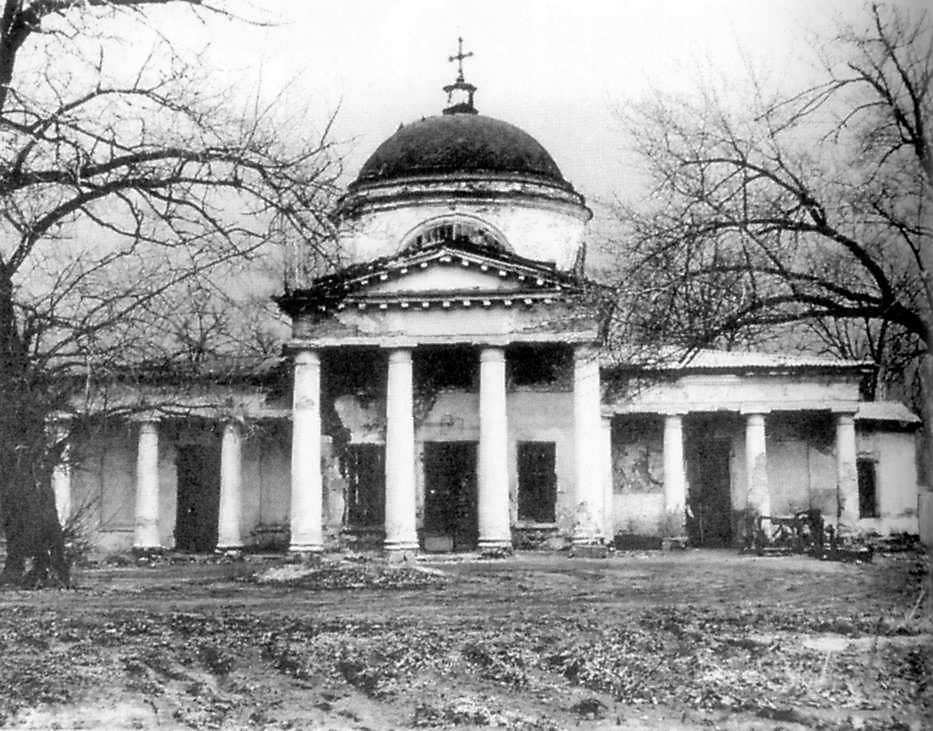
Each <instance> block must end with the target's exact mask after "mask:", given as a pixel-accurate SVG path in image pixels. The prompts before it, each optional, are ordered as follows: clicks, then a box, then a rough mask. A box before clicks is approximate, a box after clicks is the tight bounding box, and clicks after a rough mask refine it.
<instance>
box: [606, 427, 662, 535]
mask: <svg viewBox="0 0 933 731" xmlns="http://www.w3.org/2000/svg"><path fill="white" fill-rule="evenodd" d="M664 518H665V512H664V422H663V418H662V417H661V416H659V415H657V416H656V415H651V416H630V417H624V418H619V419H616V420H615V421H614V423H613V425H612V522H611V525H612V533H613V535H615V534H616V533H619V532H622V533H627V534H632V535H649V536H653V535H658V534H659V530H660V524H661V521H662V520H664Z"/></svg>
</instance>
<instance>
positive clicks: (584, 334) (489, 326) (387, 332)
mask: <svg viewBox="0 0 933 731" xmlns="http://www.w3.org/2000/svg"><path fill="white" fill-rule="evenodd" d="M467 294H468V293H467ZM464 296H466V295H464V294H463V293H461V294H460V299H462V298H463V297H464ZM451 302H452V304H451V306H450V307H449V308H443V307H442V306H441V305H439V304H436V303H435V304H433V305H432V306H431V308H430V309H428V310H422V309H413V308H409V309H400V308H398V307H390V308H388V309H386V310H380V309H378V308H376V307H368V308H367V309H366V310H362V311H361V310H358V309H356V308H347V309H345V310H342V311H340V312H337V313H336V314H335V315H334V316H332V317H326V318H319V317H317V316H309V315H301V316H300V317H298V318H296V319H295V320H294V336H295V337H296V338H298V339H313V340H317V339H327V340H328V341H331V340H332V339H335V338H336V339H340V340H339V342H341V343H347V342H349V340H348V339H350V340H352V338H355V337H356V338H365V339H369V340H385V339H386V338H392V337H395V338H398V339H401V340H404V341H405V342H406V343H414V342H415V341H422V342H428V341H430V342H436V343H456V342H474V341H475V342H487V343H488V342H492V339H494V338H496V337H499V338H500V339H504V340H512V339H513V338H512V337H510V336H513V335H516V336H518V337H516V338H514V339H515V340H521V339H522V337H521V336H523V335H524V336H525V339H530V340H539V339H546V340H548V341H551V342H562V341H565V342H573V341H578V340H584V341H588V340H590V339H592V337H593V336H594V335H595V333H596V320H595V315H594V314H593V313H590V312H586V311H585V310H581V308H580V307H575V306H574V305H573V304H568V303H564V302H560V303H558V302H553V303H551V304H543V303H540V302H537V303H535V304H533V305H531V306H526V305H524V304H522V303H520V302H515V303H514V304H513V305H512V306H511V307H505V306H503V305H500V304H498V303H496V304H495V305H493V306H491V307H488V308H487V307H483V306H482V305H481V304H479V303H477V302H473V303H471V306H470V307H464V306H463V305H462V304H461V303H460V301H459V299H458V297H457V296H456V295H455V294H452V295H451ZM536 335H538V337H535V336H536ZM541 335H545V337H541ZM333 342H338V341H336V340H334V341H333Z"/></svg>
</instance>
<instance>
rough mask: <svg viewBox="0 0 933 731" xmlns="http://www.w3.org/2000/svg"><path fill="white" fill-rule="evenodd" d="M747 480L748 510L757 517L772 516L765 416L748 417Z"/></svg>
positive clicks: (746, 437)
mask: <svg viewBox="0 0 933 731" xmlns="http://www.w3.org/2000/svg"><path fill="white" fill-rule="evenodd" d="M745 479H746V481H747V489H746V496H747V505H748V509H749V510H751V511H754V512H755V514H757V515H771V495H770V493H769V491H768V452H767V447H766V443H765V417H764V414H748V415H747V416H746V422H745Z"/></svg>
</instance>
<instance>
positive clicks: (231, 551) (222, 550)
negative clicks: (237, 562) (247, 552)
mask: <svg viewBox="0 0 933 731" xmlns="http://www.w3.org/2000/svg"><path fill="white" fill-rule="evenodd" d="M214 553H216V554H219V555H221V556H230V557H231V558H239V557H240V556H242V555H243V545H242V544H237V545H232V546H217V548H215V549H214Z"/></svg>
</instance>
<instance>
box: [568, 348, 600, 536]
mask: <svg viewBox="0 0 933 731" xmlns="http://www.w3.org/2000/svg"><path fill="white" fill-rule="evenodd" d="M601 400H602V399H601V394H600V388H599V359H598V356H597V353H596V351H595V350H594V349H592V348H589V347H585V346H581V347H578V348H577V349H576V350H575V351H574V358H573V443H574V482H575V489H576V510H575V520H574V529H573V540H574V541H575V542H577V543H589V542H595V541H599V540H600V539H601V538H602V537H603V520H604V515H603V514H604V509H603V478H602V474H603V470H602V465H603V460H602V457H601V456H600V449H599V445H600V443H601V436H600V429H601V426H600V424H601V421H602V417H601V414H600V408H601Z"/></svg>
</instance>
